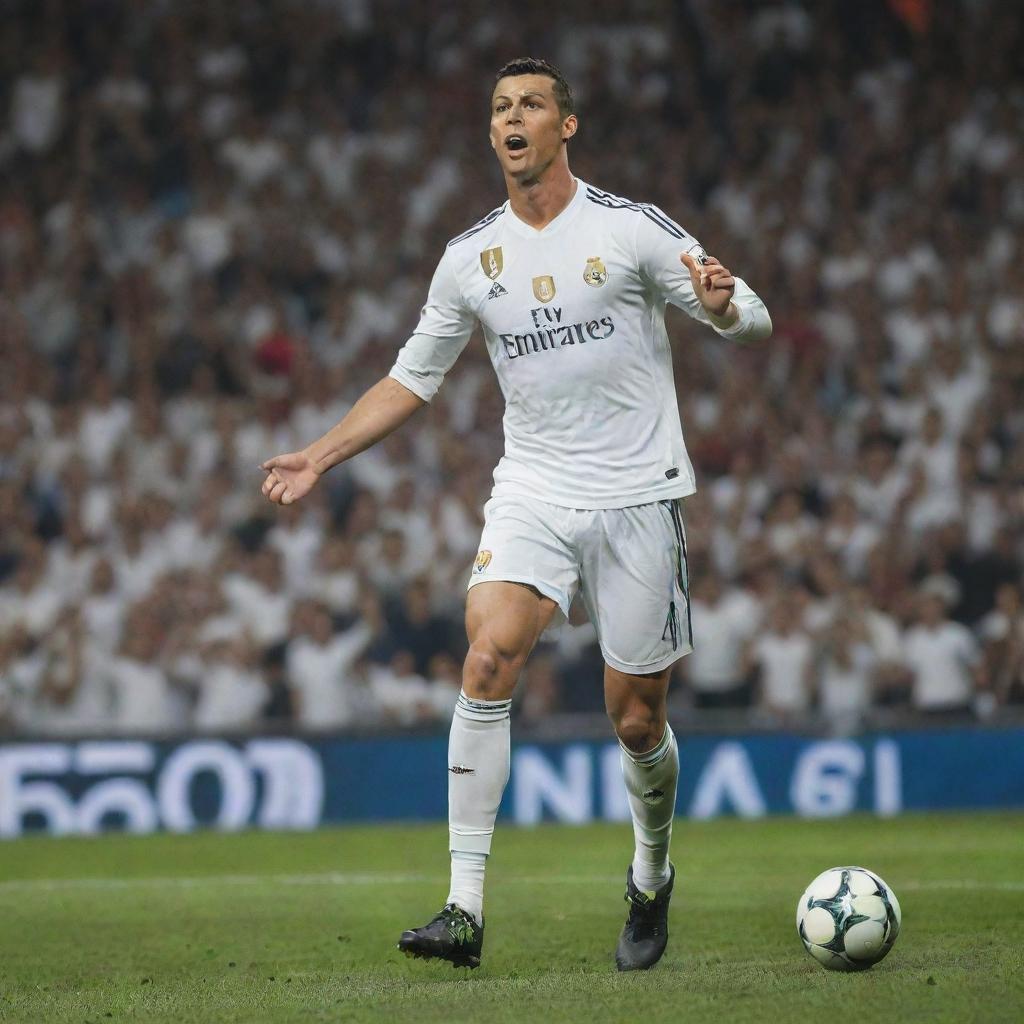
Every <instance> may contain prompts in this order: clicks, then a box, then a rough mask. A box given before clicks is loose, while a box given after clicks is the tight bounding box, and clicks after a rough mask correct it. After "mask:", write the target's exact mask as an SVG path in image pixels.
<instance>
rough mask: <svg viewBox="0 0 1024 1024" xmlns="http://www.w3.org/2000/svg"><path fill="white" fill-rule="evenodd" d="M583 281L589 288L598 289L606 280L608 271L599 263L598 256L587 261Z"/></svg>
mask: <svg viewBox="0 0 1024 1024" xmlns="http://www.w3.org/2000/svg"><path fill="white" fill-rule="evenodd" d="M583 280H584V281H586V282H587V284H589V285H590V287H591V288H600V287H601V285H603V284H604V283H605V281H607V280H608V271H607V270H606V269H605V265H604V263H602V262H601V257H600V256H591V257H590V258H589V259H588V260H587V265H586V267H585V268H584V271H583Z"/></svg>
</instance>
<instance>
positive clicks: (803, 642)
mask: <svg viewBox="0 0 1024 1024" xmlns="http://www.w3.org/2000/svg"><path fill="white" fill-rule="evenodd" d="M813 655H814V644H813V641H812V639H811V636H810V634H809V633H807V632H806V630H804V629H803V628H802V627H801V625H800V618H799V615H798V613H797V609H796V606H795V602H794V600H793V598H792V597H791V596H782V597H780V598H779V599H778V600H777V601H776V602H775V605H774V606H773V607H772V609H771V610H770V612H769V614H768V619H767V623H766V625H765V627H764V628H763V629H762V631H761V633H760V635H759V636H757V637H756V638H755V639H754V640H752V641H751V642H750V644H749V647H748V653H747V664H748V668H750V669H756V670H757V673H758V676H757V679H758V682H757V689H758V695H759V699H758V705H759V706H760V707H761V708H763V709H764V710H765V711H767V712H768V713H769V714H770V715H772V716H774V717H777V718H779V719H785V718H786V717H789V716H793V715H794V714H799V713H801V712H805V711H807V710H808V708H810V706H811V685H812V670H813V667H814V661H813Z"/></svg>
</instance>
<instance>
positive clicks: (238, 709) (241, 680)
mask: <svg viewBox="0 0 1024 1024" xmlns="http://www.w3.org/2000/svg"><path fill="white" fill-rule="evenodd" d="M269 696H270V691H269V690H268V689H267V684H266V683H265V682H264V681H263V678H262V677H261V676H260V674H259V673H258V672H251V671H248V670H246V669H244V668H240V667H238V666H237V665H226V664H214V665H207V666H204V669H203V672H202V674H201V675H200V677H199V699H198V700H197V701H196V707H195V715H194V719H193V720H194V722H195V724H196V726H197V727H198V728H200V729H207V730H214V729H235V728H245V727H246V726H250V725H252V724H253V723H254V722H256V721H258V720H259V718H260V715H261V714H262V712H263V706H264V705H265V704H266V703H267V699H268V697H269Z"/></svg>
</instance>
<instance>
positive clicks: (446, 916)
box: [398, 903, 484, 968]
mask: <svg viewBox="0 0 1024 1024" xmlns="http://www.w3.org/2000/svg"><path fill="white" fill-rule="evenodd" d="M483 945H484V926H483V924H477V923H476V921H475V920H474V919H473V916H472V915H471V914H467V913H466V911H464V910H463V909H462V908H461V907H457V906H456V905H455V904H454V903H449V904H447V906H445V907H444V909H443V910H441V911H440V913H438V914H436V915H435V916H434V917H433V918H432V919H431V920H430V921H428V922H427V923H426V924H425V925H424V926H423V927H422V928H410V929H409V930H408V931H404V932H402V937H401V938H400V939H399V940H398V948H399V949H400V950H401V951H402V952H403V953H404V954H405V955H406V956H414V957H417V958H418V959H421V960H447V961H448V962H449V963H450V964H451V965H452V967H470V968H472V967H479V966H480V953H481V951H482V950H483Z"/></svg>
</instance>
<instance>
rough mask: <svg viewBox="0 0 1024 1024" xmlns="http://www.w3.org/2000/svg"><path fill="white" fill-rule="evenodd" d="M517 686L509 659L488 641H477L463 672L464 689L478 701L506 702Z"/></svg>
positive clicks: (468, 655)
mask: <svg viewBox="0 0 1024 1024" xmlns="http://www.w3.org/2000/svg"><path fill="white" fill-rule="evenodd" d="M514 686H515V676H514V674H513V673H512V670H511V665H510V662H509V659H507V658H505V657H503V656H502V655H501V653H500V652H499V651H498V650H497V648H496V647H495V646H494V644H492V643H490V642H489V641H488V640H477V641H475V642H474V643H473V644H472V645H471V646H470V648H469V652H468V653H467V655H466V663H465V666H464V667H463V670H462V689H463V690H464V691H465V692H466V695H467V696H468V697H475V698H476V699H477V700H505V699H507V698H508V697H509V696H511V693H512V689H513V688H514Z"/></svg>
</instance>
